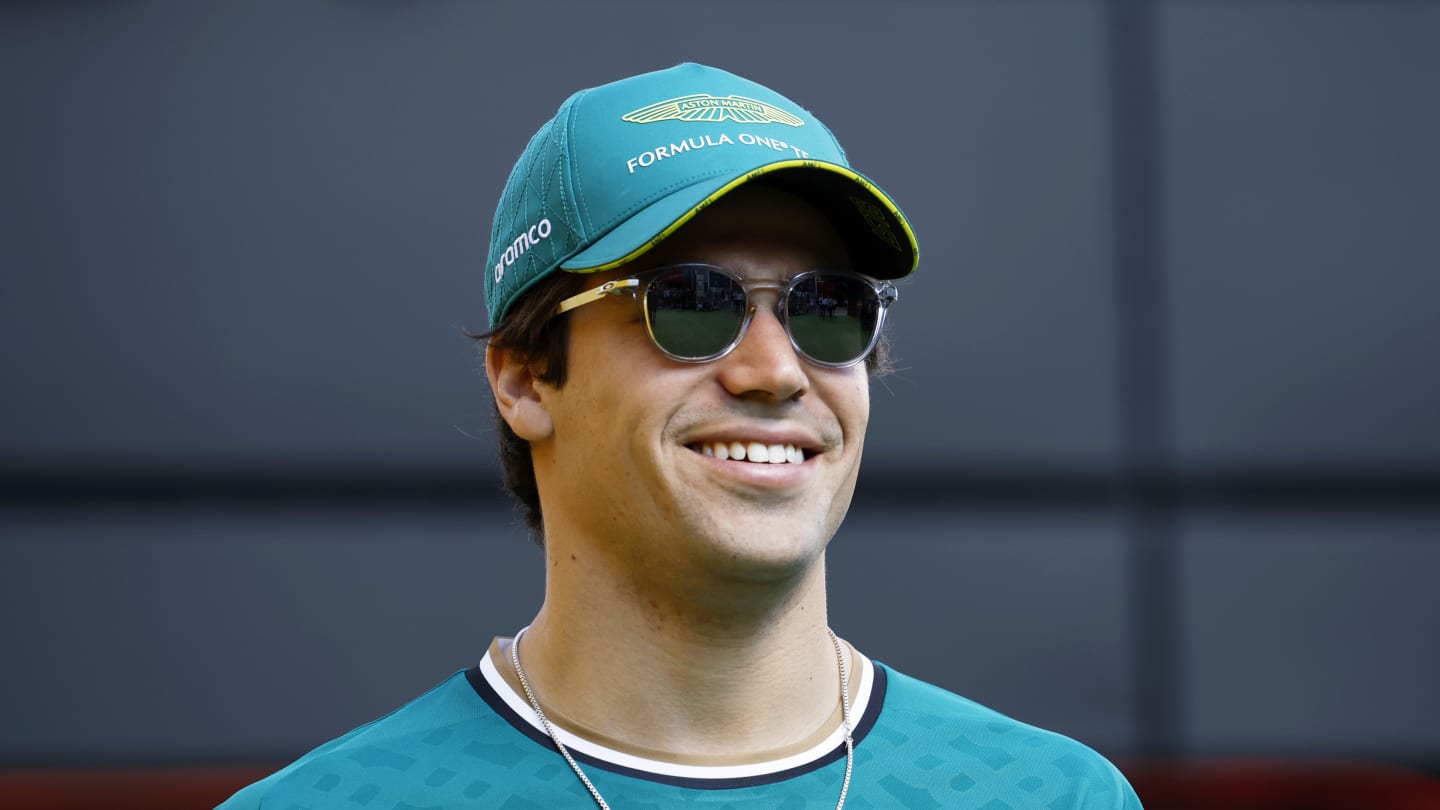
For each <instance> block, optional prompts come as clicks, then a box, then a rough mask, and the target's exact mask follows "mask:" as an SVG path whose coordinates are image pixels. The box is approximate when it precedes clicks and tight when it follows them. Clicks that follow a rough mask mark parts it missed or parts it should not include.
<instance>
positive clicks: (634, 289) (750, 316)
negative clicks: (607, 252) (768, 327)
mask: <svg viewBox="0 0 1440 810" xmlns="http://www.w3.org/2000/svg"><path fill="white" fill-rule="evenodd" d="M686 269H697V270H709V271H711V272H716V273H720V274H721V275H723V276H726V277H727V278H729V279H731V280H733V281H734V282H735V283H736V285H738V286H739V287H740V288H741V289H742V290H744V292H745V315H744V318H743V319H742V320H741V321H740V325H739V327H737V328H736V330H735V336H734V337H732V338H731V339H730V342H729V343H728V344H726V345H725V346H724V348H722V349H720V350H719V351H717V352H715V353H713V354H708V355H705V356H703V357H689V356H686V355H680V354H675V353H674V352H671V351H670V350H668V349H666V348H665V347H664V346H663V345H661V344H660V341H659V340H657V339H656V338H655V328H654V324H653V323H652V322H651V317H650V307H649V306H646V305H645V304H644V303H643V302H644V301H646V300H648V299H647V297H646V296H647V294H648V292H649V290H650V283H651V282H652V281H654V280H655V279H656V278H659V277H660V276H662V275H664V274H666V273H669V272H673V271H676V270H686ZM820 275H842V276H846V277H848V278H853V279H855V280H856V281H859V282H860V283H861V284H862V285H864V286H866V287H868V288H870V289H871V290H872V291H873V292H874V293H875V302H876V305H877V307H878V309H877V310H876V313H875V326H874V328H873V329H872V330H871V333H870V338H869V340H868V342H867V343H866V344H865V348H864V349H863V350H862V351H861V352H860V353H859V355H858V356H856V357H855V358H854V359H853V360H846V361H844V362H839V363H835V362H827V361H824V360H820V359H817V358H815V357H813V356H812V355H811V354H810V353H809V352H807V351H805V349H804V348H802V347H801V346H800V344H799V342H798V341H797V340H796V339H795V333H794V332H793V331H791V329H790V316H789V307H787V306H786V302H787V301H789V300H790V293H791V291H792V290H794V289H795V288H796V287H798V286H800V285H801V284H803V283H805V282H806V281H808V280H810V279H811V278H814V277H815V276H820ZM760 290H774V291H775V292H776V293H778V295H777V296H776V298H775V306H774V307H773V311H774V313H775V317H776V318H777V319H779V321H780V323H781V325H783V326H784V327H785V336H786V337H787V338H789V340H790V346H791V347H792V348H794V349H795V352H796V354H799V355H800V356H801V357H803V358H805V360H806V361H808V362H810V363H812V364H814V365H817V366H821V367H823V368H847V367H849V366H853V365H855V364H856V363H859V362H860V361H862V360H864V359H865V358H866V357H868V356H870V352H871V351H873V350H874V349H875V344H876V343H879V342H880V335H881V333H882V332H883V330H884V328H885V313H887V312H888V311H889V310H890V305H891V304H893V303H895V301H896V300H898V299H899V297H900V293H899V291H898V290H897V289H895V285H894V284H892V283H890V282H889V281H884V280H881V279H876V278H871V277H870V276H866V275H863V274H861V273H854V272H847V271H836V270H828V271H827V270H809V271H806V272H804V273H800V274H799V275H796V276H794V277H792V278H788V279H782V280H779V281H769V280H760V279H748V278H745V277H744V276H741V275H740V274H739V273H736V272H734V271H732V270H729V269H727V268H725V267H720V266H719V265H714V264H699V263H693V262H692V263H686V264H669V265H665V266H663V267H656V268H653V269H650V270H645V271H643V272H640V273H635V274H634V275H631V276H626V277H624V278H617V279H613V280H611V281H607V282H605V283H604V284H601V285H600V286H598V287H593V288H591V289H588V290H586V291H584V292H581V293H576V294H575V295H572V296H570V297H569V298H566V299H565V300H564V301H561V302H560V303H559V305H558V306H556V307H555V314H556V315H560V314H562V313H565V312H569V311H570V310H572V309H576V308H578V307H583V306H585V305H586V304H593V303H595V302H596V301H600V300H602V299H604V298H606V297H608V296H612V295H629V296H631V297H632V298H634V299H635V301H636V303H638V304H640V305H641V306H640V308H641V311H642V312H643V313H644V314H645V331H646V332H647V333H648V334H649V335H650V342H651V343H653V344H655V348H657V349H659V350H660V351H661V353H663V354H664V355H665V356H666V357H669V358H670V359H671V360H676V361H679V362H681V363H709V362H711V361H714V360H719V359H720V358H722V357H724V356H725V355H727V354H729V353H730V352H732V351H734V350H735V347H736V346H739V345H740V341H742V340H744V339H745V333H746V332H748V331H749V329H750V322H751V321H752V320H754V318H755V312H756V310H757V309H758V308H757V307H756V306H755V304H754V303H752V302H753V300H754V299H753V297H752V296H753V295H754V293H755V292H757V291H760Z"/></svg>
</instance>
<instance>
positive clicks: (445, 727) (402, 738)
mask: <svg viewBox="0 0 1440 810" xmlns="http://www.w3.org/2000/svg"><path fill="white" fill-rule="evenodd" d="M501 725H503V721H501V720H499V718H497V717H496V716H495V715H494V713H493V712H492V711H490V710H489V707H488V706H486V704H485V702H484V701H483V700H481V699H479V697H478V696H477V695H476V693H475V691H474V689H472V688H471V686H470V684H469V682H468V680H467V677H466V673H465V672H458V673H456V674H454V675H452V676H451V677H450V678H448V679H446V680H445V681H443V682H442V683H441V684H440V685H438V686H436V687H435V688H433V689H431V690H430V691H428V692H426V693H425V694H423V695H421V696H420V697H418V698H416V699H415V700H413V701H411V702H409V703H407V704H405V705H404V706H402V707H400V708H399V709H396V710H395V711H393V712H391V713H389V714H387V715H385V716H384V717H381V718H380V719H378V720H374V721H372V722H370V723H366V724H365V725H363V726H360V727H358V728H356V729H353V730H351V731H350V732H348V733H346V734H344V735H342V736H340V737H337V738H335V739H333V740H331V741H329V742H327V743H325V744H324V745H321V746H319V747H318V748H316V749H314V750H312V751H310V752H309V753H307V754H305V755H304V756H302V757H300V758H299V759H297V760H295V762H293V763H291V764H290V765H289V766H287V767H285V768H282V769H281V770H279V771H277V772H275V773H274V774H271V775H270V776H269V777H266V778H265V779H262V780H260V781H259V782H256V783H254V784H252V785H250V786H248V787H246V788H244V789H242V790H240V791H239V792H238V793H236V794H235V795H234V796H231V797H230V798H229V799H228V800H226V801H225V802H224V803H222V804H221V805H220V806H219V808H218V809H217V810H262V809H263V810H269V808H272V807H273V808H288V807H291V806H292V805H300V806H327V802H333V801H338V800H339V799H346V800H349V801H357V802H361V803H365V802H368V801H369V800H370V799H374V798H376V797H379V796H381V795H387V794H391V793H393V792H394V791H396V790H397V789H400V788H401V786H408V785H411V784H416V783H418V784H421V785H424V784H426V783H427V781H428V783H429V784H430V785H432V786H439V785H438V784H437V782H445V781H449V780H450V778H452V777H454V776H456V772H457V770H458V769H454V768H447V764H450V763H451V761H452V760H453V759H455V758H456V757H457V756H458V757H466V755H467V754H468V755H471V756H472V757H473V755H474V754H477V753H480V754H484V753H486V751H484V750H483V746H484V741H486V740H495V739H497V738H498V739H499V740H502V742H501V743H498V745H503V744H504V743H503V740H504V737H505V728H508V726H506V727H505V728H501ZM477 746H480V747H477ZM467 758H469V757H467ZM472 761H473V762H475V763H476V764H477V765H479V766H481V767H482V769H483V766H484V764H485V759H484V757H483V756H481V757H478V758H472ZM447 774H448V776H447ZM460 789H461V790H463V789H465V785H464V784H462V785H460ZM367 795H368V798H366V797H367ZM362 799H364V801H361V800H362Z"/></svg>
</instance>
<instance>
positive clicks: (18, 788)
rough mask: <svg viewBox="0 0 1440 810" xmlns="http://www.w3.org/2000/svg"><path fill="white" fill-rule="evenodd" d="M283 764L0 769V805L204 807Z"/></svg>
mask: <svg viewBox="0 0 1440 810" xmlns="http://www.w3.org/2000/svg"><path fill="white" fill-rule="evenodd" d="M282 765H283V763H269V764H267V765H251V766H226V767H203V768H202V767H195V768H179V767H177V768H143V767H135V768H35V769H31V770H16V771H0V808H5V810H9V809H10V808H16V809H17V810H22V809H23V810H82V809H83V810H98V809H99V808H104V809H105V810H204V808H213V807H214V806H215V805H217V804H219V803H220V802H223V801H225V800H226V799H228V798H230V794H232V793H234V792H235V791H237V790H239V789H240V788H242V787H244V786H246V785H248V784H250V783H251V782H254V781H255V780H257V779H263V778H264V777H266V776H269V775H270V774H272V773H274V772H275V771H276V770H278V769H279V768H280V767H281V766H282Z"/></svg>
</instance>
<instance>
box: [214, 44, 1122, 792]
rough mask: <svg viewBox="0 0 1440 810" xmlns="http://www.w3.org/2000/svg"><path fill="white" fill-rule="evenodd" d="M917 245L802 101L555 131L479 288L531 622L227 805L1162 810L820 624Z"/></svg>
mask: <svg viewBox="0 0 1440 810" xmlns="http://www.w3.org/2000/svg"><path fill="white" fill-rule="evenodd" d="M918 260H919V253H918V250H917V248H916V245H915V240H914V236H913V234H912V233H911V230H910V226H909V225H908V223H907V222H906V220H905V218H904V216H903V215H902V214H901V213H900V210H899V208H898V207H897V206H896V205H895V203H894V202H893V201H892V200H891V199H890V198H889V197H888V196H887V195H886V194H885V193H884V192H882V191H880V190H879V189H878V188H876V187H875V186H874V185H873V184H871V183H870V182H869V181H868V180H866V179H865V178H864V177H862V176H861V175H859V174H857V173H856V172H854V171H853V170H852V169H850V168H849V164H848V162H847V161H846V158H845V155H844V153H843V152H842V151H841V149H840V147H839V144H838V143H837V142H836V141H835V139H834V136H832V135H831V134H830V132H829V130H827V129H826V128H825V127H824V126H823V125H822V124H821V123H820V122H819V121H818V120H816V119H815V118H814V117H813V116H811V115H810V114H809V113H808V112H807V111H806V110H804V109H803V108H802V107H800V106H799V105H796V104H795V103H793V102H791V101H790V100H788V99H786V98H784V97H783V96H780V95H778V94H776V93H775V92H773V91H771V90H769V89H767V88H765V87H762V86H760V85H758V84H754V83H752V82H749V81H746V80H744V79H741V78H739V77H737V76H734V75H732V74H729V73H725V72H723V71H719V70H715V69H713V68H707V67H704V66H701V65H693V64H686V65H680V66H678V67H675V68H672V69H670V70H665V71H660V72H657V73H650V74H645V75H642V76H636V77H632V78H629V79H625V80H622V81H619V82H615V83H613V84H609V85H605V86H602V87H598V88H594V89H592V90H587V91H582V92H580V93H577V94H576V95H574V96H572V97H571V98H570V99H569V100H568V101H566V102H565V103H564V105H562V106H561V108H560V110H559V112H558V113H557V114H556V116H555V118H554V119H553V120H551V121H550V122H549V123H547V124H546V125H545V126H544V127H542V128H541V129H540V131H539V132H538V133H537V134H536V135H535V137H534V138H533V139H532V140H531V142H530V144H529V146H528V147H527V148H526V150H525V152H524V154H523V155H522V156H521V158H520V160H519V162H518V163H517V164H516V166H515V169H514V171H513V173H512V174H511V177H510V181H509V183H508V184H507V186H506V188H505V191H504V193H503V195H502V197H501V200H500V205H499V208H498V210H497V212H496V215H495V225H494V230H493V232H492V237H491V249H490V258H489V261H488V263H487V268H486V274H487V278H486V294H487V299H488V306H489V314H490V322H491V333H490V335H489V344H488V346H487V349H486V370H487V374H488V377H489V380H490V385H491V389H492V391H493V393H494V397H495V403H496V406H497V410H498V415H499V421H498V425H499V429H500V444H501V448H500V450H501V456H502V461H503V465H504V468H505V476H506V484H507V486H508V487H509V489H510V491H511V492H512V493H513V494H515V496H516V497H517V498H518V499H519V501H520V502H521V504H522V505H523V507H524V509H525V510H526V513H527V518H528V521H529V524H530V527H531V530H532V532H533V534H534V536H535V537H536V538H537V539H538V540H540V541H541V542H542V543H543V545H544V549H545V555H546V562H547V566H546V585H545V600H544V604H543V605H542V606H541V608H540V610H539V613H538V614H537V615H536V617H535V619H534V621H533V622H532V623H531V624H530V625H529V627H527V628H524V629H523V630H520V631H519V632H517V633H516V634H515V635H514V636H513V637H508V638H497V639H495V640H494V641H493V642H492V643H491V645H490V648H489V650H488V651H487V652H486V653H485V654H484V656H483V657H482V658H481V660H480V662H479V663H478V664H477V665H476V666H474V667H472V668H470V669H468V670H465V671H463V672H461V673H457V674H456V675H455V676H453V677H451V678H450V679H449V680H447V681H445V682H444V683H442V684H441V685H440V686H438V687H436V688H435V689H434V690H432V691H431V692H429V693H427V694H426V695H424V696H422V697H420V698H419V699H417V700H415V701H414V702H412V703H410V704H408V705H407V706H405V707H403V708H401V709H400V710H398V711H396V712H394V713H392V714H390V715H388V716H387V717H385V718H382V719H381V720H377V721H375V722H374V723H371V724H369V725H366V726H362V727H360V728H358V729H356V730H354V731H352V732H350V733H349V734H347V735H345V736H343V737H341V738H339V739H337V740H335V741H333V742H331V743H328V744H326V745H324V746H322V747H320V748H318V749H316V750H315V751H312V752H311V753H310V754H307V755H306V756H305V757H303V758H301V759H300V760H299V761H297V762H296V763H295V764H293V765H291V766H290V767H289V768H286V769H285V770H283V771H281V772H279V773H277V774H275V775H274V776H272V777H270V778H269V779H266V780H264V781H262V782H260V783H257V784H256V785H252V786H251V787H249V788H247V789H246V790H244V791H241V792H240V793H239V794H237V795H236V796H235V797H233V798H232V799H231V800H230V802H228V803H227V804H225V805H223V806H224V807H226V808H236V809H238V808H251V807H256V808H259V807H264V808H270V807H274V808H288V807H312V808H320V807H349V806H352V805H353V806H365V807H372V808H385V810H390V809H391V808H420V807H446V808H462V807H503V808H561V807H584V806H587V805H595V806H599V807H615V808H626V807H649V808H659V807H673V806H679V805H686V804H704V805H708V806H714V807H730V808H822V807H823V808H828V807H832V806H833V807H837V808H838V807H842V806H844V805H846V804H847V802H848V803H849V804H850V805H851V806H852V807H911V808H937V807H967V808H970V807H973V808H987V810H1001V808H1015V809H1016V810H1019V808H1048V809H1049V810H1064V809H1065V808H1075V809H1078V808H1086V809H1087V810H1088V809H1090V808H1095V809H1098V808H1106V810H1122V809H1128V808H1138V807H1139V806H1140V805H1139V801H1138V800H1137V799H1136V797H1135V794H1134V793H1133V792H1132V791H1131V789H1130V787H1129V785H1128V784H1127V783H1126V782H1125V780H1124V778H1123V777H1122V776H1121V775H1120V774H1119V772H1117V771H1116V770H1115V768H1114V767H1113V766H1111V765H1110V763H1108V762H1106V761H1105V760H1104V759H1103V758H1101V757H1100V756H1099V755H1098V754H1096V753H1094V752H1093V751H1091V750H1090V749H1088V748H1086V747H1084V746H1082V745H1080V744H1079V743H1076V742H1074V741H1072V740H1069V739H1067V738H1065V737H1062V736H1060V735H1057V734H1053V733H1050V732H1046V731H1042V730H1040V729H1036V728H1034V727H1031V726H1027V725H1025V724H1022V723H1019V722H1016V721H1014V720H1011V719H1009V718H1007V717H1005V716H1003V715H1001V714H998V713H996V712H994V711H991V710H989V709H986V708H983V707H981V706H979V705H977V704H975V703H973V702H970V701H968V700H965V699H964V698H961V697H959V696H956V695H953V694H951V693H949V692H946V691H944V690H942V689H939V688H937V687H934V686H930V685H928V684H925V683H922V682H920V681H917V680H915V679H913V678H909V677H907V676H905V675H903V674H901V673H899V672H898V671H896V670H894V669H891V668H890V667H888V666H885V665H883V664H880V663H878V662H874V661H872V660H870V659H869V658H867V657H866V656H865V655H864V654H863V653H862V652H860V651H858V650H856V649H855V648H853V647H851V646H850V645H849V644H847V643H846V642H844V641H842V640H841V639H840V638H839V637H838V636H836V635H835V634H834V633H833V632H831V630H830V629H829V626H828V622H827V620H826V595H825V547H826V544H827V543H828V542H829V541H830V538H831V537H832V536H833V535H834V534H835V532H836V530H837V529H838V527H839V525H840V522H841V521H842V520H843V519H844V517H845V513H846V510H847V509H848V508H849V505H850V499H851V495H852V493H853V491H854V488H855V480H856V475H857V473H858V471H859V468H860V458H861V454H862V449H863V447H864V443H865V430H866V425H867V422H868V420H869V405H870V400H869V380H870V376H871V375H872V374H874V373H877V372H878V371H880V370H882V369H883V366H884V356H883V355H884V352H885V344H884V342H883V340H882V329H883V326H884V323H885V318H886V316H887V313H888V312H889V308H890V306H891V304H892V303H893V302H894V301H895V300H896V297H897V293H896V289H895V286H894V284H893V283H892V280H894V279H898V278H900V277H903V276H906V275H908V274H910V273H911V272H913V271H914V270H915V268H916V266H917V265H918Z"/></svg>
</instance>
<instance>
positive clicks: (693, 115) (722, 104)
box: [621, 93, 805, 127]
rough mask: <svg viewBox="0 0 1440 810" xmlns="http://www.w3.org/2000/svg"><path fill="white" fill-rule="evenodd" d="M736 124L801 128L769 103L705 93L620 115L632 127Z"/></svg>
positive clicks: (799, 123)
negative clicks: (666, 123)
mask: <svg viewBox="0 0 1440 810" xmlns="http://www.w3.org/2000/svg"><path fill="white" fill-rule="evenodd" d="M727 118H728V119H730V120H731V121H739V122H741V123H743V124H784V125H786V126H789V127H801V126H804V125H805V122H804V121H803V120H801V119H800V118H798V117H796V116H794V115H792V114H790V113H788V112H785V111H784V110H782V109H780V108H779V107H776V106H774V105H772V104H766V103H765V102H763V101H756V100H755V99H753V98H746V97H744V96H712V95H710V94H709V93H695V94H694V95H689V96H681V97H679V98H672V99H670V100H668V101H660V102H656V103H655V104H651V105H648V106H645V107H641V108H640V109H638V110H635V111H634V112H629V113H626V114H625V115H623V116H621V119H622V120H625V121H629V122H630V123H632V124H653V123H655V122H656V121H724V120H725V119H727Z"/></svg>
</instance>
